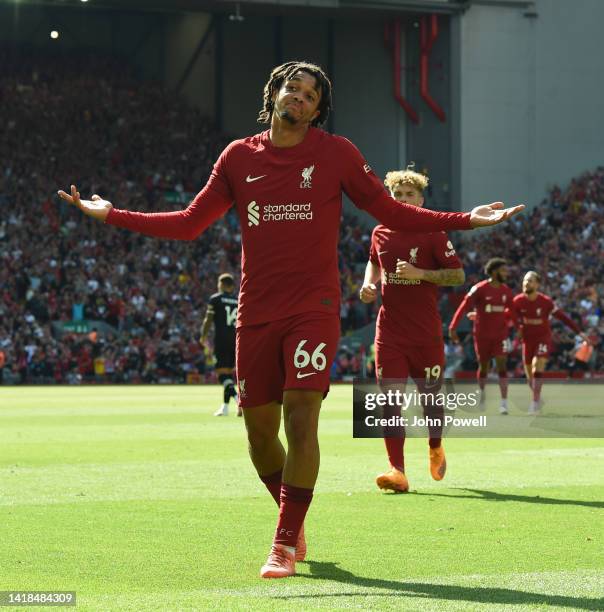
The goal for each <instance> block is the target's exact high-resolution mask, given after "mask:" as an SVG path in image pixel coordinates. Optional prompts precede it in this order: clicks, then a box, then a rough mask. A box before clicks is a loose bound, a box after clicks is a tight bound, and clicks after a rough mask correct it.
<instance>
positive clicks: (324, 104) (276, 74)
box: [258, 62, 332, 127]
mask: <svg viewBox="0 0 604 612" xmlns="http://www.w3.org/2000/svg"><path fill="white" fill-rule="evenodd" d="M300 71H302V72H307V73H308V74H310V75H311V76H313V77H315V79H316V81H317V89H318V90H319V91H320V92H321V99H320V100H319V106H318V110H319V115H318V116H317V118H316V119H314V120H313V121H312V123H311V125H312V126H313V127H319V126H320V125H322V124H323V123H325V121H327V117H328V116H329V113H330V111H331V108H332V106H331V81H330V80H329V79H328V78H327V75H326V74H325V72H323V69H322V68H321V67H320V66H317V65H316V64H311V63H310V62H285V64H281V66H277V67H276V68H274V69H273V71H272V72H271V76H270V78H269V80H268V82H267V83H266V85H265V86H264V95H263V100H264V105H263V107H262V110H261V111H260V112H259V113H258V123H270V121H271V116H272V114H273V109H274V106H275V104H274V101H273V98H274V97H275V95H276V94H277V92H278V91H279V89H280V88H281V86H282V85H283V83H284V81H287V80H289V79H291V78H292V77H293V76H294V74H296V72H300Z"/></svg>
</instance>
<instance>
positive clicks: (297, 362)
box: [294, 340, 327, 378]
mask: <svg viewBox="0 0 604 612" xmlns="http://www.w3.org/2000/svg"><path fill="white" fill-rule="evenodd" d="M307 342H308V340H300V342H299V343H298V346H297V347H296V352H295V353H294V367H295V368H297V369H298V370H302V369H303V368H306V367H307V366H308V365H309V364H310V365H311V366H312V367H313V368H314V369H315V370H316V372H305V373H303V372H298V373H297V375H296V376H297V378H307V377H308V376H313V375H314V374H317V372H322V371H323V370H324V369H325V368H326V367H327V359H326V357H325V355H324V354H323V352H322V351H323V349H324V348H325V347H326V346H327V345H326V344H325V342H320V343H319V344H317V346H316V347H315V349H314V350H312V352H309V351H308V350H306V349H305V348H304V347H305V345H306V343H307ZM308 348H309V349H310V348H311V347H308Z"/></svg>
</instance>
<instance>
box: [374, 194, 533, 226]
mask: <svg viewBox="0 0 604 612" xmlns="http://www.w3.org/2000/svg"><path fill="white" fill-rule="evenodd" d="M364 209H365V210H366V211H367V212H368V213H369V214H370V215H372V216H374V217H375V218H376V219H377V220H378V221H380V222H381V223H383V224H384V225H385V226H386V227H389V228H390V229H393V230H398V231H407V232H408V231H415V232H437V231H443V230H445V231H446V230H455V229H459V230H468V229H473V228H476V227H487V226H489V225H497V224H498V223H502V222H503V221H506V220H507V219H509V218H510V217H513V216H514V215H516V214H518V213H519V212H521V211H522V210H524V204H519V205H518V206H513V207H511V208H505V205H504V204H503V202H493V203H492V204H485V205H483V206H477V207H476V208H474V209H473V210H472V211H471V212H469V213H458V212H455V213H446V212H437V211H434V210H429V209H426V208H418V207H417V206H411V205H410V204H403V203H401V202H397V201H396V200H394V199H393V198H391V197H390V196H389V195H388V194H387V193H386V192H385V191H384V190H382V192H381V193H380V194H379V195H378V196H377V197H376V198H375V199H374V200H373V201H372V202H371V203H370V204H369V205H368V206H365V207H364Z"/></svg>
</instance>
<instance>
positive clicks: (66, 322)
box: [0, 49, 604, 383]
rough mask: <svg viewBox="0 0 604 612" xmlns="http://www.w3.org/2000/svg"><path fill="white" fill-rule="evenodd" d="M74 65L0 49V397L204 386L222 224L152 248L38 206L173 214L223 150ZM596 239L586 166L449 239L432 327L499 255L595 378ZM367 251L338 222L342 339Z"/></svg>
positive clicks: (236, 239) (360, 315)
mask: <svg viewBox="0 0 604 612" xmlns="http://www.w3.org/2000/svg"><path fill="white" fill-rule="evenodd" d="M74 58H75V56H73V55H70V56H69V61H68V62H65V61H62V59H61V57H60V56H59V57H54V56H51V55H49V54H44V55H40V54H39V53H36V52H33V51H27V50H20V51H19V52H18V53H17V52H16V51H15V50H14V49H3V50H2V49H0V63H1V64H2V66H3V70H2V73H1V75H0V91H1V92H2V93H1V94H0V125H2V133H3V137H2V139H0V383H1V382H2V381H4V383H31V382H71V383H77V382H80V381H82V380H89V381H94V380H96V381H111V382H136V381H141V382H162V381H166V382H168V381H172V382H182V381H185V380H187V378H189V379H191V380H200V379H201V380H203V379H204V378H205V377H206V376H209V375H211V368H208V367H207V366H208V365H209V363H208V355H207V354H206V353H205V352H204V350H203V349H202V347H201V346H200V345H199V343H198V336H199V326H200V323H201V320H202V318H203V314H204V311H205V305H206V303H207V300H208V298H209V296H210V295H211V294H212V293H213V292H214V291H215V284H216V278H217V276H218V274H219V273H221V272H231V273H233V274H234V275H235V276H236V277H238V273H239V266H240V246H241V245H240V233H239V225H238V220H237V217H236V215H235V213H234V212H233V211H232V210H231V211H230V212H229V213H228V214H227V215H226V216H225V217H224V218H223V219H221V220H220V221H219V222H217V223H216V224H214V225H213V226H212V227H211V228H210V229H209V230H208V231H207V232H205V233H204V235H203V236H202V237H200V239H198V240H196V241H194V242H176V241H161V240H154V239H151V238H146V237H144V236H140V235H134V234H130V233H127V232H123V231H121V230H118V229H116V228H113V227H102V226H99V225H97V224H95V223H94V222H92V221H90V220H88V219H85V218H83V217H82V216H81V215H80V214H76V211H74V210H70V209H69V208H68V207H67V206H65V205H63V204H59V202H58V199H57V198H56V197H55V196H54V194H55V193H56V190H57V188H58V187H63V188H64V187H65V186H68V185H69V184H70V183H72V182H73V183H76V184H77V185H78V186H79V187H80V189H81V191H82V193H86V194H92V193H100V194H103V195H104V196H106V197H107V198H109V199H110V200H111V201H113V202H114V203H115V204H116V205H118V206H119V207H123V208H128V209H131V210H145V211H154V210H170V209H171V208H173V209H180V208H182V207H183V206H184V205H186V203H187V202H188V201H189V199H190V198H191V196H192V195H193V194H194V193H195V192H196V191H197V190H198V189H199V188H200V187H201V186H203V185H204V184H205V182H206V180H207V178H208V176H209V173H210V172H211V168H212V164H213V162H214V160H215V159H216V158H217V157H218V154H219V153H220V151H221V150H222V149H223V148H224V146H225V145H226V144H227V143H228V142H229V141H230V140H231V138H229V137H228V136H227V135H225V134H222V133H220V132H219V131H217V130H216V129H215V128H214V127H213V125H212V123H211V121H209V120H208V119H207V118H205V117H203V116H201V115H200V114H199V112H198V111H196V110H194V109H191V108H189V107H187V106H186V105H185V104H184V102H182V101H181V100H179V99H178V97H176V96H174V95H173V94H172V93H170V92H166V91H164V90H162V88H161V87H160V86H159V85H157V84H153V83H143V82H141V81H139V80H137V79H136V78H135V76H134V75H133V74H132V72H130V71H129V69H128V68H127V67H125V65H124V63H123V62H121V61H118V60H111V59H107V58H104V57H103V58H99V57H96V56H94V55H86V54H82V55H80V56H79V58H78V59H77V60H76V59H74ZM603 228H604V168H599V169H598V170H596V171H595V172H591V173H586V174H584V175H582V176H580V177H578V178H576V179H574V180H573V181H572V182H571V184H570V186H569V187H568V188H567V189H565V190H562V189H560V188H555V189H553V190H552V191H551V193H550V194H549V196H548V198H546V199H545V200H544V201H543V202H542V203H541V204H540V205H539V206H537V207H535V208H534V209H532V210H530V211H528V212H527V213H526V214H524V215H521V216H519V217H516V218H515V219H514V220H513V221H512V223H510V224H507V225H504V226H502V227H500V228H498V229H496V230H493V231H492V232H490V233H488V234H480V235H477V236H475V237H471V238H469V239H465V240H464V241H463V242H460V240H461V239H459V238H458V237H455V240H456V246H458V252H459V253H460V255H461V257H462V260H463V262H464V266H465V269H466V274H467V282H466V285H465V286H464V288H463V289H460V290H455V291H448V292H445V293H443V299H442V302H441V305H442V307H443V313H444V317H443V318H444V321H445V323H447V322H448V320H449V319H450V316H451V314H452V312H453V311H454V309H455V307H456V305H457V303H459V300H460V299H461V297H462V295H463V292H465V291H466V290H467V288H468V287H469V286H471V285H472V284H473V283H474V282H477V281H478V280H479V279H480V278H482V266H483V264H484V262H485V261H486V260H487V259H488V258H489V257H492V256H503V257H506V258H507V259H508V260H509V262H510V268H511V271H512V275H511V285H512V287H513V288H514V289H515V290H519V286H520V282H521V276H522V274H523V272H524V271H526V270H528V269H536V270H538V271H541V272H543V276H544V279H545V282H544V286H543V287H542V290H544V291H545V292H546V293H548V294H550V295H552V296H554V297H556V298H557V301H558V304H559V305H560V306H561V307H562V308H564V309H565V310H566V311H567V312H568V313H569V314H571V316H573V317H574V318H575V319H576V320H577V321H580V323H581V325H582V326H583V327H584V329H586V330H589V333H590V334H591V335H592V336H593V339H594V342H595V343H596V344H597V345H598V347H597V349H596V350H595V351H594V356H593V357H592V361H591V363H590V364H589V367H590V368H591V369H604V352H603V351H602V337H603V335H604V319H603V317H602V304H603V297H602V294H601V291H602V287H601V284H600V285H598V279H602V278H603V277H604V262H603V260H602V257H601V255H600V254H601V252H602V250H604V230H603ZM369 243H370V228H367V227H363V226H361V225H359V223H358V221H357V220H356V217H354V216H349V215H347V214H345V215H344V218H343V223H342V229H341V241H340V247H339V249H340V272H341V279H342V298H343V299H342V308H341V315H342V332H343V334H348V333H349V332H351V331H354V330H355V329H358V328H361V327H363V326H365V325H367V324H368V323H370V322H371V321H372V320H374V319H375V316H376V314H377V306H376V305H375V304H371V305H365V304H362V303H361V302H360V301H359V300H358V298H357V296H358V289H359V287H360V285H361V283H362V279H363V270H364V267H365V263H366V261H367V257H368V252H369ZM86 321H92V322H94V323H92V324H91V325H88V327H86V324H85V322H86ZM78 324H81V327H79V328H78ZM554 327H555V330H556V331H555V341H556V350H555V353H554V357H553V358H552V362H551V367H552V368H556V369H566V368H570V367H573V364H574V350H575V348H576V345H575V339H574V337H573V336H572V335H569V334H568V333H567V330H562V329H560V328H559V327H558V326H556V325H554ZM467 330H469V322H468V323H467V324H466V331H467ZM461 331H463V328H461ZM468 338H469V334H468V335H467V336H466V342H465V343H464V344H463V345H462V347H461V348H456V347H453V346H448V347H447V351H448V353H449V354H450V356H451V358H452V359H453V362H454V363H456V364H457V367H460V368H467V369H472V368H473V367H474V366H473V364H472V359H473V354H472V349H471V342H469V341H468ZM370 354H371V353H370V352H369V353H368V355H370ZM365 359H366V355H365V352H364V351H363V352H362V353H361V354H359V355H355V354H350V353H349V352H340V354H339V357H338V359H337V363H335V364H334V367H333V368H332V372H333V374H334V377H336V378H339V377H342V376H346V375H354V374H358V373H359V371H360V370H361V367H362V364H363V363H364V360H365ZM518 361H519V360H518Z"/></svg>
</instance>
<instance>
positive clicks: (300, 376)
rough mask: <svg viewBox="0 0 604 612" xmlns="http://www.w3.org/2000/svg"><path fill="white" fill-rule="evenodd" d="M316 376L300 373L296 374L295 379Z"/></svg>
mask: <svg viewBox="0 0 604 612" xmlns="http://www.w3.org/2000/svg"><path fill="white" fill-rule="evenodd" d="M315 374H316V372H309V373H308V374H302V372H298V374H297V377H298V378H307V377H308V376H314V375H315Z"/></svg>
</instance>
